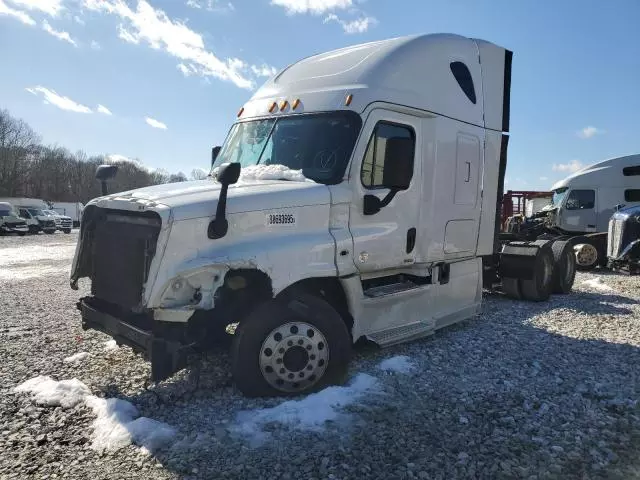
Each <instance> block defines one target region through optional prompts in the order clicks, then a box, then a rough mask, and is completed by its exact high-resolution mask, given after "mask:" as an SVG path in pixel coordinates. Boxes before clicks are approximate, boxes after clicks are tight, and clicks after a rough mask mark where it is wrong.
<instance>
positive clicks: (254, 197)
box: [89, 179, 330, 220]
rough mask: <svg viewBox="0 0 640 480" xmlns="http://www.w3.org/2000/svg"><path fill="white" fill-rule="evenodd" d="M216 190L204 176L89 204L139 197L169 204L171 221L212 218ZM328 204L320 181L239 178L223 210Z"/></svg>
mask: <svg viewBox="0 0 640 480" xmlns="http://www.w3.org/2000/svg"><path fill="white" fill-rule="evenodd" d="M220 190H221V184H220V183H218V182H217V181H215V180H213V179H206V180H197V181H191V182H176V183H167V184H163V185H154V186H151V187H144V188H139V189H136V190H130V191H127V192H121V193H115V194H112V195H107V196H106V197H100V198H97V199H95V200H92V201H91V202H89V203H91V204H94V203H95V204H97V205H99V206H104V207H108V206H109V200H123V199H124V200H129V201H131V200H135V199H140V200H142V201H146V202H155V203H158V204H162V205H166V206H168V207H170V208H171V209H172V212H173V218H174V220H187V219H190V218H202V217H212V216H213V215H214V214H215V211H216V206H217V204H218V198H219V196H220ZM329 203H330V195H329V189H328V188H327V186H326V185H323V184H320V183H315V182H312V181H307V182H298V181H288V180H241V181H239V182H238V183H236V184H234V185H229V191H228V194H227V213H241V212H251V211H256V210H271V209H278V208H290V207H302V206H307V205H325V204H329ZM116 208H117V207H116Z"/></svg>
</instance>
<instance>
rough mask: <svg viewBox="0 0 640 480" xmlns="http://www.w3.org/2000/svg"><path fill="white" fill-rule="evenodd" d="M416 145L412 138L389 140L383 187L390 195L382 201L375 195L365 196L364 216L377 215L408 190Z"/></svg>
mask: <svg viewBox="0 0 640 480" xmlns="http://www.w3.org/2000/svg"><path fill="white" fill-rule="evenodd" d="M414 154H415V144H414V140H413V139H412V138H402V137H391V138H389V139H387V145H386V148H385V152H384V171H383V173H382V186H383V187H385V188H388V189H389V193H388V194H387V195H386V196H385V197H384V198H383V199H382V200H380V199H379V198H378V197H376V196H375V195H365V196H364V203H363V212H362V213H363V214H364V215H375V214H376V213H378V212H379V211H380V210H381V209H383V208H384V207H386V206H387V205H389V204H390V203H391V200H393V197H395V196H396V193H398V192H399V191H400V190H406V189H407V188H409V186H410V185H411V179H412V178H413V156H414Z"/></svg>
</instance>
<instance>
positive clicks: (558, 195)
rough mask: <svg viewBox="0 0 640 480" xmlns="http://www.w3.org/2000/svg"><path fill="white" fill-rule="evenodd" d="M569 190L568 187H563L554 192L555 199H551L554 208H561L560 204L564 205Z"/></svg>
mask: <svg viewBox="0 0 640 480" xmlns="http://www.w3.org/2000/svg"><path fill="white" fill-rule="evenodd" d="M567 190H568V187H563V188H559V189H557V190H555V191H554V192H553V198H552V199H551V203H552V204H553V206H554V207H558V206H560V204H561V203H562V200H563V199H564V197H565V196H566V195H567Z"/></svg>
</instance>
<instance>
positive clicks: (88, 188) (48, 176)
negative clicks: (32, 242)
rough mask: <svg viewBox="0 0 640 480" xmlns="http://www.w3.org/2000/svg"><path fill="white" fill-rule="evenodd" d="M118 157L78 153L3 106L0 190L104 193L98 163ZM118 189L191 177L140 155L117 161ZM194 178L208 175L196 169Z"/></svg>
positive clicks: (72, 195)
mask: <svg viewBox="0 0 640 480" xmlns="http://www.w3.org/2000/svg"><path fill="white" fill-rule="evenodd" d="M105 163H114V161H113V160H111V159H108V158H107V157H105V156H104V155H98V156H91V157H90V156H88V155H87V154H86V153H85V152H83V151H81V150H80V151H77V152H76V153H75V154H73V153H71V151H69V150H67V149H66V148H63V147H61V146H58V145H48V146H45V145H42V144H41V143H40V137H39V136H38V134H37V133H36V132H35V131H34V130H33V129H32V128H31V127H30V126H29V125H28V124H27V123H26V122H25V121H23V120H21V119H17V118H14V117H12V116H11V115H10V113H9V112H8V111H7V110H0V196H3V197H15V196H26V197H35V198H42V199H43V200H45V201H48V202H54V201H59V202H83V203H86V202H87V201H89V200H90V199H92V198H95V197H97V196H99V195H100V185H99V183H98V182H97V181H96V178H95V171H96V168H97V167H98V166H99V165H101V164H105ZM117 163H118V167H119V171H118V174H117V176H116V178H115V179H114V180H113V182H112V184H111V186H110V189H111V191H113V192H121V191H125V190H132V189H135V188H140V187H146V186H149V185H157V184H161V183H167V182H183V181H185V180H187V177H186V175H185V174H184V173H182V172H178V173H176V174H170V173H169V172H167V171H166V170H159V169H158V170H152V169H149V168H147V167H145V166H144V164H143V163H142V162H141V161H140V160H138V159H132V160H127V161H123V160H119V161H117ZM191 177H192V178H206V173H204V172H203V171H200V170H194V171H193V172H192V173H191Z"/></svg>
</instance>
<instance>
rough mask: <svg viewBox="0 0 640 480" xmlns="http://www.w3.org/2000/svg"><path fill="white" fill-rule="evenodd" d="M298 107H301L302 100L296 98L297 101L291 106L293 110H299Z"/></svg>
mask: <svg viewBox="0 0 640 480" xmlns="http://www.w3.org/2000/svg"><path fill="white" fill-rule="evenodd" d="M298 105H300V99H299V98H296V99H295V100H294V101H293V103H292V104H291V108H292V109H293V110H295V109H296V108H298Z"/></svg>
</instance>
